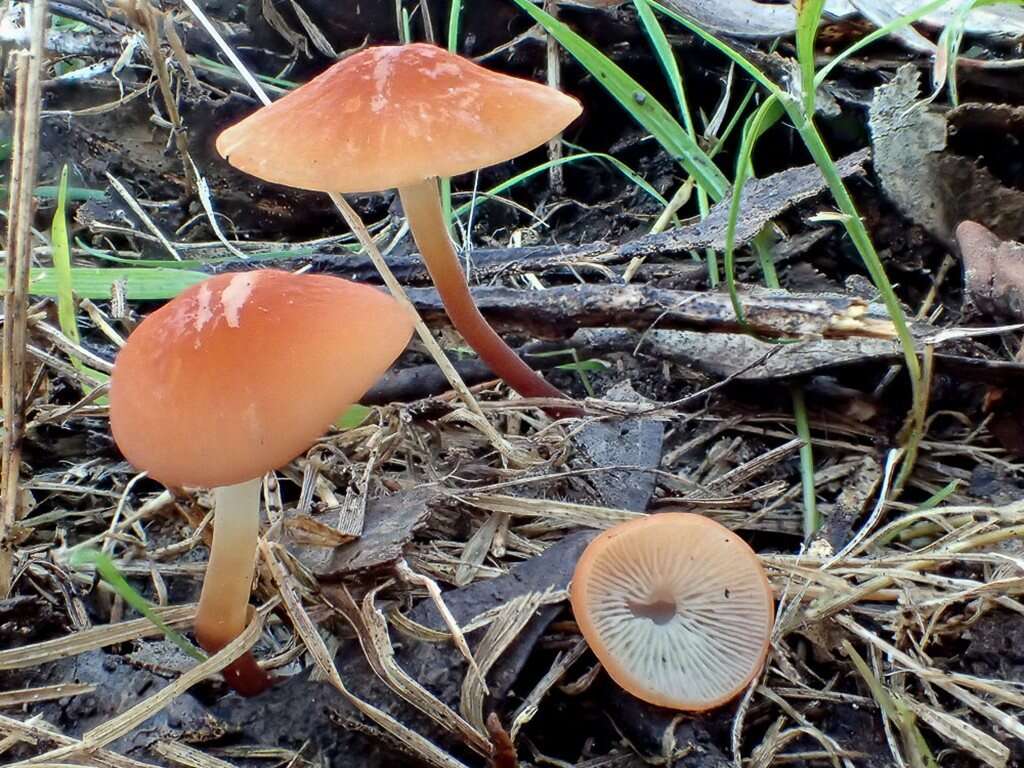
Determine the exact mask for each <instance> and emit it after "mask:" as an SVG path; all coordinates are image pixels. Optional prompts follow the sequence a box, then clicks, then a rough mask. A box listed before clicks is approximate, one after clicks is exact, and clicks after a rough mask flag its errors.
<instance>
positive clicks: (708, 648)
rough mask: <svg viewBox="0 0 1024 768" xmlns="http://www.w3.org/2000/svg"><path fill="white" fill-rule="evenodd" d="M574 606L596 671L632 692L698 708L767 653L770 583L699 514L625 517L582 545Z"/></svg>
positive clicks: (747, 554) (729, 690)
mask: <svg viewBox="0 0 1024 768" xmlns="http://www.w3.org/2000/svg"><path fill="white" fill-rule="evenodd" d="M570 599H571V601H572V609H573V613H574V614H575V616H576V622H577V623H578V624H579V627H580V631H581V632H582V633H583V637H584V638H586V640H587V644H588V645H589V646H590V648H591V650H593V652H594V654H595V655H596V656H597V658H598V660H599V661H600V662H601V664H602V665H603V666H604V668H605V670H606V671H607V672H608V674H609V675H610V676H611V677H612V679H613V680H615V682H617V683H618V684H619V685H620V686H622V687H623V688H624V689H626V690H627V691H629V692H630V693H631V694H633V695H634V696H636V697H637V698H640V699H643V700H644V701H647V702H650V703H651V704H657V705H659V706H662V707H670V708H672V709H681V710H689V711H702V710H706V709H711V708H712V707H717V706H719V705H720V704H724V703H725V702H727V701H729V700H730V699H731V698H733V697H734V696H736V695H737V694H738V693H739V692H740V691H742V690H743V688H744V687H746V685H747V684H748V683H749V682H750V681H751V680H752V679H753V677H754V675H756V674H757V673H758V672H759V671H760V669H761V667H762V665H763V664H764V660H765V656H766V655H767V652H768V640H769V635H770V633H771V629H772V623H773V621H774V605H773V601H772V590H771V587H770V586H769V584H768V579H767V578H766V576H765V573H764V569H763V568H762V567H761V564H760V562H759V561H758V559H757V555H755V554H754V552H753V551H752V550H751V549H750V547H748V546H747V544H746V543H745V542H744V541H743V540H742V539H741V538H740V537H739V536H737V535H736V534H735V533H733V532H732V531H730V530H729V529H728V528H724V527H723V526H721V525H719V524H718V523H716V522H714V521H713V520H709V519H708V518H706V517H702V516H700V515H691V514H679V513H668V514H659V515H651V516H649V517H644V518H640V519H637V520H631V521H630V522H628V523H623V524H622V525H618V526H615V527H614V528H612V529H610V530H608V531H605V532H604V533H603V534H601V535H600V536H598V537H597V538H596V539H594V541H592V542H591V543H590V545H589V546H588V547H587V549H586V551H585V552H584V553H583V556H582V557H581V558H580V561H579V563H577V565H576V571H575V573H574V574H573V579H572V585H571V588H570Z"/></svg>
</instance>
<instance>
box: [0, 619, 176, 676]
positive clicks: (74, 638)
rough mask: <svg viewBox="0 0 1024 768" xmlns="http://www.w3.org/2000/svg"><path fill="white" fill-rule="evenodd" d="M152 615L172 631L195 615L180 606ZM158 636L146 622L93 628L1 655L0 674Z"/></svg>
mask: <svg viewBox="0 0 1024 768" xmlns="http://www.w3.org/2000/svg"><path fill="white" fill-rule="evenodd" d="M153 612H154V613H156V615H157V616H159V617H160V618H161V619H163V620H164V621H165V622H166V623H167V624H168V625H169V626H171V627H173V628H178V627H187V626H189V625H191V623H192V619H193V618H195V615H196V606H194V605H182V606H174V607H172V608H154V609H153ZM159 634H161V632H160V629H159V628H158V627H157V626H155V625H154V624H153V622H151V621H150V620H149V619H132V620H131V621H123V622H121V623H119V624H109V625H107V626H103V627H93V628H92V629H87V630H84V631H82V632H74V633H72V634H70V635H67V636H66V637H59V638H57V639H55V640H46V641H44V642H41V643H33V644H32V645H26V646H22V647H21V648H11V649H10V650H6V651H0V670H4V669H24V668H25V667H34V666H37V665H39V664H45V663H47V662H50V661H56V660H57V659H64V658H67V657H68V656H77V655H78V654H80V653H85V652H86V651H92V650H95V649H97V648H104V647H106V646H108V645H114V644H116V643H124V642H127V641H129V640H138V639H139V638H141V637H153V636H155V635H159Z"/></svg>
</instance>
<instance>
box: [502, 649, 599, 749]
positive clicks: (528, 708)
mask: <svg viewBox="0 0 1024 768" xmlns="http://www.w3.org/2000/svg"><path fill="white" fill-rule="evenodd" d="M586 650H587V641H586V640H583V639H580V640H578V641H577V642H576V645H574V646H573V647H572V648H570V649H569V650H568V651H566V652H565V653H560V654H559V655H558V658H556V659H555V661H554V663H552V665H551V669H549V670H548V671H547V672H546V673H545V675H544V677H542V678H541V679H540V680H538V681H537V684H536V685H535V686H533V690H532V691H530V692H529V693H528V694H527V696H526V698H525V699H523V703H522V704H520V705H519V708H518V709H517V710H516V711H515V712H514V713H513V715H512V725H511V727H509V729H508V732H509V736H510V737H511V739H512V740H513V742H514V741H515V738H516V735H517V734H518V733H519V729H520V728H522V727H523V726H524V725H526V724H527V723H528V722H530V721H531V720H532V719H533V718H534V716H535V715H536V714H537V713H538V712H539V711H540V702H541V699H543V698H544V696H545V695H547V692H548V691H550V690H551V688H552V687H553V686H554V685H555V684H556V683H557V682H558V681H559V680H561V679H562V676H563V675H565V673H566V672H567V671H568V670H569V667H571V666H572V665H573V664H575V663H576V662H577V661H578V660H579V659H580V657H581V656H583V654H584V653H585V652H586Z"/></svg>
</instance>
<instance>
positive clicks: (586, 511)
mask: <svg viewBox="0 0 1024 768" xmlns="http://www.w3.org/2000/svg"><path fill="white" fill-rule="evenodd" d="M463 500H464V501H465V502H466V503H467V504H471V505H473V506H474V507H477V508H478V509H484V510H487V511H488V512H504V513H505V514H509V515H514V516H519V517H536V518H547V519H551V520H556V521H558V522H559V523H561V524H564V525H572V526H575V525H582V526H584V527H586V528H600V529H603V528H611V527H612V526H613V525H618V524H619V523H624V522H626V521H627V520H633V519H634V518H637V517H643V515H642V514H641V513H639V512H628V511H626V510H624V509H611V508H608V507H595V506H593V505H590V504H574V503H572V502H568V501H554V500H552V499H527V498H522V497H519V496H505V495H501V494H485V493H481V494H468V495H466V496H465V498H464V499H463Z"/></svg>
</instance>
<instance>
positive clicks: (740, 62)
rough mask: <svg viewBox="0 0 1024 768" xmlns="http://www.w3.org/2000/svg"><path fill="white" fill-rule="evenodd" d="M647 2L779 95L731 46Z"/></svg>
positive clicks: (689, 22) (654, 2)
mask: <svg viewBox="0 0 1024 768" xmlns="http://www.w3.org/2000/svg"><path fill="white" fill-rule="evenodd" d="M516 2H519V0H516ZM647 2H649V3H650V4H651V7H652V8H654V9H655V10H657V11H658V12H659V13H660V14H662V15H663V16H667V17H668V18H670V19H672V20H673V21H675V22H676V23H678V24H682V25H683V26H684V27H686V28H687V29H688V30H690V31H691V32H693V33H694V34H695V35H697V36H698V37H700V38H701V39H702V40H704V42H706V43H707V44H708V45H710V46H711V47H713V48H716V49H718V50H719V51H720V52H721V53H724V54H725V55H726V56H728V57H729V58H730V59H731V60H732V61H734V62H736V65H737V66H738V67H739V68H740V69H742V70H743V71H744V72H746V73H747V74H748V75H750V77H752V78H753V79H754V80H756V81H757V82H758V83H760V84H761V85H762V86H763V87H764V88H766V89H767V90H768V91H770V92H771V93H781V90H780V89H779V87H778V86H777V85H776V84H775V83H773V82H772V81H771V79H770V78H769V77H768V76H767V75H766V74H765V73H764V72H762V71H761V70H759V69H758V68H757V67H755V66H754V65H753V64H752V63H751V62H750V60H748V59H747V58H746V57H745V56H744V55H743V54H742V53H740V52H739V51H737V50H736V49H735V48H733V47H732V46H731V45H729V44H728V43H725V42H723V41H721V40H719V39H718V38H717V37H715V36H714V35H713V34H711V33H710V32H708V31H707V30H706V29H704V27H702V26H700V25H699V24H697V23H695V22H693V21H690V20H689V19H688V18H686V17H685V16H683V15H682V14H680V13H678V12H677V11H674V10H672V9H671V8H669V7H668V6H665V5H662V4H661V3H659V2H656V0H647Z"/></svg>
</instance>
